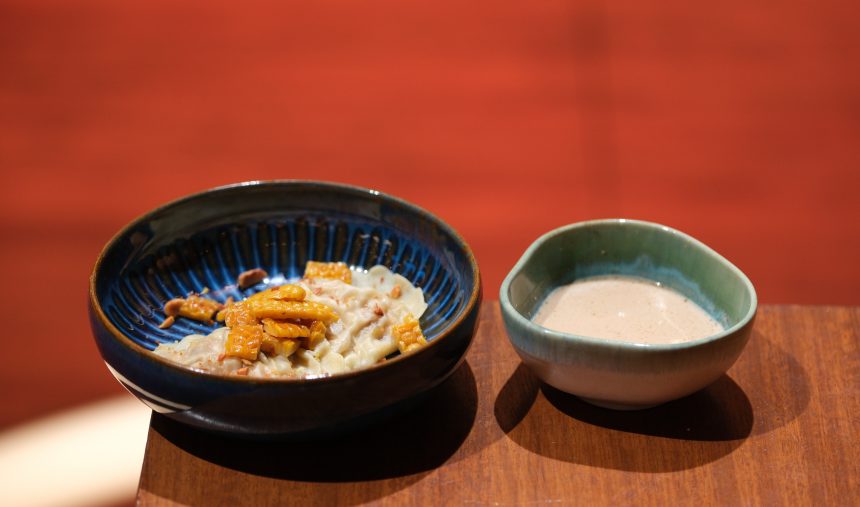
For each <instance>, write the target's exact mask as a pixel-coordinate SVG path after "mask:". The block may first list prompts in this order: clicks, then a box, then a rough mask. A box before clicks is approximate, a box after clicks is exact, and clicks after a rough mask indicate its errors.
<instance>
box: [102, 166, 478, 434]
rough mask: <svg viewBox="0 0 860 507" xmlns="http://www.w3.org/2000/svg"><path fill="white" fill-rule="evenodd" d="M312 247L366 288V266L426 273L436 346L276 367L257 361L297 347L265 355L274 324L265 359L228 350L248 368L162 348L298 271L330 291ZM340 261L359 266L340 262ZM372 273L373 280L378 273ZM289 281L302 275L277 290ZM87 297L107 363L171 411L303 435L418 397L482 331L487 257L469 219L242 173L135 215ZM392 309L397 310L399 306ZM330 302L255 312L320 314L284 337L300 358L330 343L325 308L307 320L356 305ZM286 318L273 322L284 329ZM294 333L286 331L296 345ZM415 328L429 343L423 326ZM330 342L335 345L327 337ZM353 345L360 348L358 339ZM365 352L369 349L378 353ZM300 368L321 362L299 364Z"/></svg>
mask: <svg viewBox="0 0 860 507" xmlns="http://www.w3.org/2000/svg"><path fill="white" fill-rule="evenodd" d="M308 261H317V262H323V263H325V264H323V265H322V266H320V269H328V270H333V271H339V272H340V273H341V274H342V275H344V276H346V275H349V286H347V288H344V289H343V291H344V292H347V291H350V292H351V291H357V290H359V289H360V287H359V288H355V287H353V286H356V285H361V283H362V279H363V275H365V274H370V273H372V272H374V271H373V270H374V267H375V266H377V265H382V266H385V267H386V268H388V269H389V270H390V272H391V273H397V275H399V276H402V277H403V278H404V279H405V280H408V281H409V282H410V284H411V285H412V286H414V287H420V289H421V293H422V296H423V300H424V301H425V302H426V305H427V306H426V310H424V311H423V313H420V310H411V311H412V313H413V315H414V316H415V318H416V320H417V321H418V322H420V326H419V327H420V329H421V335H422V336H424V337H425V339H426V341H427V345H425V346H421V347H420V348H418V349H417V350H415V351H414V352H407V353H400V352H399V348H396V345H395V348H394V349H391V348H390V345H389V348H388V349H387V350H394V351H395V352H394V353H392V354H390V355H388V356H385V357H386V359H385V360H384V361H381V362H374V363H372V364H370V365H369V366H367V367H361V366H360V365H359V364H358V363H359V361H356V364H355V366H356V368H355V369H352V370H349V371H344V372H342V373H336V374H335V373H332V374H328V373H322V370H320V372H314V371H304V372H302V371H298V372H296V371H293V372H292V373H291V374H284V375H277V376H272V377H265V376H261V377H258V376H256V374H255V372H254V371H253V370H254V369H255V363H257V362H259V363H262V362H263V361H262V357H265V358H266V360H267V361H269V359H271V356H282V355H284V353H287V352H289V350H288V349H287V350H283V351H281V352H282V353H280V354H276V353H275V352H274V351H273V350H269V352H268V353H267V352H266V350H267V348H268V347H269V345H263V343H262V338H260V344H259V346H260V348H259V349H256V353H257V358H256V359H244V358H241V357H238V358H235V359H230V361H232V362H234V363H235V362H238V363H239V364H241V366H238V368H233V369H230V370H229V372H228V373H215V372H209V371H201V370H199V369H195V367H191V366H186V365H184V364H180V363H177V362H175V361H173V360H171V359H168V358H166V357H164V356H163V355H160V354H156V353H154V350H155V349H157V348H158V347H159V346H161V345H169V344H171V343H174V342H180V341H182V340H183V339H184V338H186V337H188V336H190V335H201V336H208V335H209V334H211V333H212V332H213V331H216V330H217V329H218V328H222V327H229V326H227V323H226V320H227V318H226V317H227V315H226V314H227V312H226V311H225V312H224V313H223V314H222V315H221V316H220V317H221V318H223V319H224V320H223V321H221V322H219V321H218V317H219V315H218V314H219V312H221V311H222V310H224V309H225V308H224V307H226V306H229V305H228V303H241V302H243V301H248V300H249V299H251V298H252V297H254V296H255V295H257V294H261V293H264V292H266V290H267V289H270V288H272V287H279V286H283V285H299V286H300V288H301V290H303V291H304V292H305V297H304V298H302V304H305V303H307V304H308V306H311V305H310V303H312V302H315V303H319V304H326V302H325V301H322V294H321V295H317V294H314V293H313V289H314V287H311V285H314V284H311V283H307V282H304V281H303V280H302V279H303V278H304V277H305V274H306V271H307V269H308ZM339 262H341V263H344V264H346V266H348V267H349V268H350V269H349V270H344V269H343V267H340V268H338V267H337V266H334V265H331V264H329V263H339ZM308 278H311V279H313V278H324V277H322V276H308ZM364 278H367V279H368V280H370V282H368V283H373V282H372V280H374V278H373V277H364ZM399 279H400V278H398V277H397V276H393V275H392V276H391V277H390V278H387V280H389V282H388V283H389V285H385V284H381V285H379V286H378V287H377V288H376V290H377V291H378V292H379V293H381V294H382V295H383V296H385V297H388V298H389V299H397V300H398V301H399V302H401V303H402V302H404V301H408V300H409V298H410V295H409V294H408V293H407V291H406V290H405V289H406V288H407V286H405V285H400V284H396V283H394V282H395V281H396V280H399ZM331 280H333V279H325V280H324V281H321V282H318V284H320V285H324V284H328V283H332V282H331ZM385 280H386V278H383V282H384V281H385ZM394 285H399V287H400V288H399V290H400V291H401V294H400V296H399V297H394V295H393V294H392V291H395V292H396V290H395V287H394ZM282 290H286V291H296V290H297V289H278V291H279V292H280V291H282ZM89 295H90V298H89V311H90V323H91V327H92V330H93V337H94V338H95V343H96V345H97V346H98V349H99V353H100V354H101V356H102V358H103V359H104V361H105V363H106V365H107V367H108V370H109V371H110V373H111V374H112V375H113V376H114V377H115V378H116V379H117V381H118V382H119V383H120V384H122V386H123V387H125V388H126V389H127V390H128V391H129V392H130V393H132V394H133V395H134V396H136V397H137V398H138V399H140V400H141V402H143V403H145V404H146V405H147V406H149V407H151V408H152V409H153V410H156V411H158V412H160V413H162V414H166V416H168V417H170V418H171V419H174V420H176V421H180V422H182V423H184V424H189V425H192V426H194V427H198V428H202V429H205V430H209V431H215V432H219V433H225V434H230V435H248V436H253V437H254V438H278V439H280V438H290V439H292V438H296V439H304V438H321V437H326V436H329V435H333V434H338V433H343V432H346V431H352V430H355V429H358V428H360V427H364V426H366V425H368V424H372V423H373V422H375V421H377V420H379V418H382V417H384V416H386V415H388V414H392V413H394V412H397V411H400V410H403V409H404V408H406V407H408V406H411V405H412V404H413V403H417V402H418V400H420V399H421V398H422V396H423V395H424V394H425V393H427V392H428V391H429V390H430V389H432V388H434V387H435V386H437V385H439V384H440V383H442V382H443V381H444V380H445V379H447V378H449V377H450V376H451V374H452V373H453V372H454V371H455V370H456V368H457V367H458V365H460V364H461V363H462V362H463V361H464V356H465V353H466V351H467V350H468V348H469V344H470V343H471V341H472V336H473V334H474V331H475V327H476V325H477V318H478V309H479V305H480V301H481V280H480V273H479V270H478V267H477V263H476V261H475V258H474V255H473V254H472V252H471V250H470V249H469V247H468V245H467V244H466V243H465V241H464V240H463V239H462V238H461V237H460V236H459V235H458V234H457V232H456V231H455V230H454V229H452V228H451V227H450V226H449V225H448V224H446V223H445V222H443V221H442V220H440V219H438V218H437V217H435V216H433V215H432V214H431V213H429V212H428V211H426V210H423V209H421V208H419V207H417V206H415V205H413V204H411V203H409V202H406V201H404V200H402V199H399V198H397V197H394V196H389V195H386V194H384V193H382V192H379V191H376V190H369V189H363V188H359V187H352V186H347V185H340V184H333V183H327V182H308V181H274V182H244V183H237V184H235V185H229V186H226V187H219V188H215V189H211V190H207V191H204V192H201V193H198V194H193V195H189V196H184V197H182V198H180V199H178V200H176V201H174V202H171V203H166V204H164V205H162V206H159V207H157V208H155V209H153V210H151V211H149V212H148V213H146V214H144V215H143V216H141V217H139V218H138V219H135V220H134V221H132V222H131V223H129V224H128V225H127V226H125V227H124V228H123V229H121V230H120V231H119V232H118V233H117V234H116V236H115V237H114V238H113V239H111V240H110V241H109V242H108V243H107V244H106V245H105V248H104V250H103V251H102V253H101V254H100V255H99V257H98V258H97V259H96V262H95V265H94V266H93V271H92V274H91V277H90V291H89ZM269 295H271V294H269ZM260 297H261V298H262V297H263V296H260ZM385 297H382V298H381V299H382V300H383V301H384V299H385ZM231 298H232V299H231ZM377 298H379V296H377ZM273 299H275V298H273ZM306 299H309V300H310V301H306ZM276 301H277V300H276ZM166 303H167V304H166ZM288 306H295V305H288ZM333 306H335V305H333ZM380 309H381V310H382V311H383V313H384V315H385V314H386V313H387V315H386V316H387V317H389V318H392V319H393V317H394V316H395V314H396V311H395V310H390V309H386V308H383V307H380ZM326 313H332V314H335V315H337V318H334V319H332V318H330V317H325V316H324V315H318V316H307V317H306V316H296V317H297V318H292V319H291V318H289V317H290V315H287V314H279V315H275V316H262V315H261V316H259V317H255V320H254V321H253V323H252V324H253V325H257V326H264V323H263V322H262V320H263V319H268V318H271V319H273V320H274V321H277V320H285V321H288V323H290V324H296V325H298V326H302V325H304V326H305V327H307V331H304V330H303V329H299V331H300V333H301V334H307V335H308V336H305V337H302V336H296V337H295V338H288V337H283V338H284V340H287V339H290V340H294V341H295V342H297V345H298V347H296V350H295V351H293V352H292V353H291V354H290V355H289V356H287V360H289V359H290V358H293V356H295V358H293V359H297V358H299V357H300V354H305V353H303V352H301V350H302V347H303V346H304V347H305V348H306V349H307V350H309V351H312V352H314V353H318V352H321V351H322V349H320V350H319V351H317V350H316V348H315V347H314V346H313V345H312V337H311V327H310V326H309V325H308V324H312V322H303V321H306V320H307V321H313V320H320V321H321V322H320V324H317V327H319V325H325V326H326V336H327V338H326V340H327V341H330V340H333V339H334V337H333V335H330V334H329V333H331V330H332V329H335V328H337V326H339V325H344V326H345V324H346V323H347V322H348V321H349V319H350V318H351V317H350V316H344V315H341V314H340V313H338V309H337V308H331V309H330V311H326ZM419 313H420V317H419V316H418V315H419ZM282 316H283V317H284V318H281V317H282ZM311 317H314V318H311ZM317 317H320V318H317ZM369 317H371V318H374V319H375V318H376V317H378V316H377V315H373V316H369ZM291 320H292V321H293V322H289V321H291ZM296 321H298V322H296ZM392 322H396V324H398V325H401V324H402V321H394V320H392ZM276 324H277V323H275V322H271V323H269V327H270V329H271V331H272V332H275V330H274V328H272V326H273V325H276ZM277 325H278V326H279V327H291V326H283V325H282V324H277ZM263 329H264V330H265V328H263ZM284 332H285V333H286V332H288V330H284ZM289 332H292V331H289ZM221 333H225V331H221ZM226 334H227V336H225V337H224V338H223V340H224V341H223V348H220V347H215V349H220V350H218V352H217V353H216V354H215V358H216V359H217V357H218V355H220V354H225V358H227V357H230V356H227V355H226V347H227V338H229V331H226ZM359 335H360V334H359ZM275 338H279V337H275ZM284 340H278V343H280V344H281V345H284V346H287V347H291V345H290V343H291V342H289V343H288V342H286V341H284ZM305 341H307V344H305ZM359 341H360V340H359ZM416 341H418V342H420V340H418V339H417V337H416ZM242 343H244V342H242ZM404 343H406V342H404ZM245 345H249V344H245ZM250 345H251V346H247V347H245V348H244V349H243V348H242V347H239V348H238V350H239V351H242V350H244V351H245V352H250V353H252V354H253V353H254V351H255V346H256V343H255V342H254V341H253V340H252V341H251V343H250ZM272 346H273V348H274V346H275V344H274V343H272ZM318 346H319V347H330V345H328V344H325V343H322V342H320V344H319V345H318ZM307 347H310V348H307ZM384 352H385V350H383V351H380V352H379V354H380V355H381V354H383V353H384ZM297 354H299V355H297ZM341 356H343V357H344V358H345V361H346V362H348V361H350V360H351V359H350V358H349V357H348V356H349V353H346V354H341ZM315 357H319V356H315ZM275 359H277V360H278V361H281V358H280V357H276V358H275ZM331 359H336V357H334V356H332V358H330V360H331ZM366 359H367V360H366V363H371V362H372V361H373V360H374V359H376V355H368V357H367V358H366ZM245 362H249V363H251V364H245ZM269 362H272V361H269ZM321 362H322V361H321ZM333 362H334V361H333ZM361 364H365V363H361ZM244 367H247V368H248V371H247V375H245V374H243V373H245V371H244V370H242V368H244ZM256 368H261V369H262V366H257V367H256ZM303 374H307V375H308V376H304V377H302V376H299V375H303ZM293 375H294V376H293Z"/></svg>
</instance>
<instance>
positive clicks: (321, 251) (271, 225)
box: [97, 194, 477, 350]
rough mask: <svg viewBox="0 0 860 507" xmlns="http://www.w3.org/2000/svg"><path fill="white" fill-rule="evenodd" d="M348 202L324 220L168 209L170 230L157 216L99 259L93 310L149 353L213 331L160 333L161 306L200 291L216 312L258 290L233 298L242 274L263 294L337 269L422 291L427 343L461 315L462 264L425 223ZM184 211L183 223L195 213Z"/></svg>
mask: <svg viewBox="0 0 860 507" xmlns="http://www.w3.org/2000/svg"><path fill="white" fill-rule="evenodd" d="M349 197H350V196H347V198H346V199H345V200H342V201H341V202H339V204H338V206H337V207H338V208H340V209H338V210H333V211H324V212H321V211H314V210H311V211H307V210H291V209H289V208H290V206H288V205H285V206H284V207H283V209H278V210H269V211H261V210H260V209H257V208H254V207H251V208H249V209H245V210H237V213H236V214H234V215H228V216H227V217H226V218H225V217H221V218H212V217H211V216H200V217H199V219H195V218H193V217H187V216H185V215H183V214H182V210H181V209H180V210H179V211H177V210H173V209H171V210H169V211H170V212H171V213H168V215H169V216H172V217H175V218H176V220H175V222H177V223H176V224H175V226H165V224H166V223H169V221H167V222H165V220H164V218H165V217H162V216H161V215H159V214H158V213H156V215H155V216H154V217H152V219H151V220H149V221H144V222H142V223H141V224H139V225H138V226H136V227H132V228H131V229H129V230H127V231H126V232H125V233H124V234H123V235H122V236H120V237H119V238H117V239H116V241H115V243H114V245H113V246H112V247H111V249H110V251H108V252H107V253H106V255H105V257H104V260H103V262H102V266H101V273H100V277H99V283H97V292H98V295H99V298H100V300H101V303H102V308H103V310H104V312H105V314H106V315H107V317H108V319H109V320H110V321H111V322H112V323H113V324H114V325H115V326H116V327H117V328H118V329H119V330H121V331H122V332H123V333H124V334H125V335H127V336H128V337H129V338H130V339H131V340H132V341H134V342H135V343H137V344H139V345H141V346H142V347H144V348H147V349H150V350H152V349H154V348H155V347H156V346H157V345H158V344H159V343H163V342H170V341H176V340H179V339H182V338H183V337H184V336H186V335H189V334H192V333H199V334H206V333H209V332H211V331H212V330H213V329H215V328H216V327H217V326H216V325H206V324H204V323H200V322H195V321H192V320H189V319H178V320H177V322H176V324H174V325H173V326H172V327H170V328H168V329H159V328H158V325H159V324H160V323H161V322H162V320H163V319H164V318H165V315H164V313H163V312H162V307H163V305H164V303H165V301H167V300H169V299H171V298H174V297H182V296H185V295H187V294H189V293H191V292H203V291H204V290H206V289H208V290H209V293H208V294H207V296H208V297H211V298H213V299H216V300H219V301H222V302H223V301H225V300H226V299H227V298H228V297H233V298H234V299H237V300H238V299H243V298H245V297H247V296H248V295H250V294H253V293H254V292H257V291H259V290H260V289H262V288H263V287H264V286H265V285H264V284H260V285H258V286H256V287H252V288H249V289H246V290H244V291H240V290H239V289H238V288H237V287H236V285H235V284H236V277H237V276H238V274H239V273H241V272H243V271H245V270H248V269H252V268H258V267H259V268H263V269H265V270H266V271H267V272H268V274H269V278H268V279H267V282H266V285H279V284H282V283H286V282H287V281H290V280H294V279H297V278H299V277H301V275H302V273H303V271H304V266H305V263H306V262H307V261H308V260H320V261H343V262H346V263H347V264H349V265H350V266H353V267H355V268H358V269H361V268H369V267H371V266H373V265H376V264H382V265H385V266H387V267H389V268H390V269H391V270H392V271H394V272H396V273H399V274H401V275H403V276H405V277H406V278H407V279H409V280H410V281H411V282H412V283H413V284H414V285H416V286H418V287H420V288H422V289H423V291H424V297H425V300H426V301H427V302H428V304H429V307H428V309H427V311H426V312H425V313H424V315H423V316H422V317H421V319H420V320H421V326H422V328H423V329H424V332H425V335H426V336H427V338H428V339H429V340H432V339H433V338H434V337H436V336H437V335H439V334H440V333H441V332H442V331H443V330H444V329H445V328H446V327H447V325H448V324H450V322H451V321H452V320H453V319H455V318H456V317H457V316H458V315H460V314H461V313H462V312H463V311H464V310H465V307H466V305H467V303H468V299H469V297H470V293H471V292H472V289H473V287H474V285H475V283H476V278H477V276H476V275H477V273H473V272H472V271H471V268H470V263H471V261H470V254H468V253H467V252H465V251H463V249H462V247H463V245H462V244H461V243H458V241H459V240H458V239H457V238H454V237H451V236H450V234H447V233H446V232H445V231H444V230H441V229H440V228H439V226H438V224H435V223H433V219H431V218H429V215H427V214H424V213H422V212H420V211H419V212H417V213H416V212H415V210H414V209H411V208H403V209H401V208H400V207H399V206H398V205H397V203H396V202H395V203H393V204H392V203H387V202H386V203H383V204H384V206H380V207H378V208H377V207H373V206H371V207H370V209H368V207H367V206H366V202H365V201H366V200H367V196H363V195H361V194H359V197H360V198H359V199H357V201H356V202H355V203H353V204H349V202H350V199H349ZM371 197H372V196H371ZM181 207H182V206H180V208H181ZM186 207H188V209H187V210H186V211H185V212H186V213H191V212H193V211H194V207H193V206H186ZM348 208H354V209H355V210H357V212H358V213H351V212H349V211H348V210H347V209H348ZM204 215H205V214H204ZM389 215H390V216H389ZM168 218H169V217H168ZM201 222H202V223H201ZM206 224H208V226H206Z"/></svg>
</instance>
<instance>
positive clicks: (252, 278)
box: [236, 268, 269, 289]
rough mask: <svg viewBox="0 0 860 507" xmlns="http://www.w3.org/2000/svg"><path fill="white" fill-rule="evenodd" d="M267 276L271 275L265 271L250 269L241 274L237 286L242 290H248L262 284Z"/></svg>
mask: <svg viewBox="0 0 860 507" xmlns="http://www.w3.org/2000/svg"><path fill="white" fill-rule="evenodd" d="M267 276H269V274H268V273H266V271H265V270H263V269H260V268H254V269H249V270H248V271H244V272H242V273H241V274H239V277H238V278H237V279H236V285H238V286H239V288H240V289H247V288H248V287H253V286H254V285H257V284H258V283H260V282H262V281H263V280H264V279H265V278H266V277H267Z"/></svg>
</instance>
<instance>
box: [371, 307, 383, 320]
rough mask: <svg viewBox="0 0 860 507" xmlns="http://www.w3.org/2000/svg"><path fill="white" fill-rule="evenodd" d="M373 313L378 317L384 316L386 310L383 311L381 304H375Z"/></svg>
mask: <svg viewBox="0 0 860 507" xmlns="http://www.w3.org/2000/svg"><path fill="white" fill-rule="evenodd" d="M373 313H374V314H375V315H376V316H377V317H382V316H383V315H385V312H383V311H382V308H380V307H379V305H373Z"/></svg>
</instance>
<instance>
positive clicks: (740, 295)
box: [499, 219, 757, 409]
mask: <svg viewBox="0 0 860 507" xmlns="http://www.w3.org/2000/svg"><path fill="white" fill-rule="evenodd" d="M599 275H629V276H637V277H642V278H648V279H651V280H654V281H656V282H660V283H661V284H663V286H665V287H669V288H671V289H674V290H676V291H678V292H680V293H681V294H682V295H684V296H685V297H687V298H689V299H690V300H692V301H693V302H695V303H696V304H698V305H699V306H700V307H702V308H703V309H704V310H705V311H707V312H708V313H709V314H710V315H711V316H712V317H714V318H715V319H716V320H717V321H718V322H720V323H721V324H722V325H723V327H724V330H723V331H722V332H720V333H718V334H715V335H712V336H709V337H706V338H701V339H697V340H693V341H688V342H683V343H672V344H642V343H634V342H632V341H630V342H627V341H618V340H609V339H600V338H593V337H586V336H579V335H574V334H569V333H563V332H558V331H553V330H550V329H547V328H544V327H542V326H539V325H537V324H535V323H534V322H533V321H532V320H531V319H532V318H533V317H534V315H535V313H536V312H537V310H538V308H539V307H540V305H541V303H542V302H543V301H544V299H545V298H546V296H547V295H548V294H549V293H550V292H551V291H552V290H553V289H555V288H557V287H559V286H562V285H566V284H569V283H572V282H573V281H575V280H578V279H582V278H588V277H592V276H599ZM499 300H500V303H501V309H502V316H503V319H504V322H505V326H506V329H507V331H508V336H509V339H510V341H511V344H512V345H513V346H514V349H515V350H516V351H517V353H518V354H519V355H520V357H521V358H522V360H523V362H524V363H525V364H526V365H527V366H528V367H529V368H530V369H531V370H532V371H533V372H534V373H535V374H536V375H537V376H538V377H539V378H540V379H541V380H543V381H544V382H546V383H547V384H550V385H552V386H553V387H556V388H558V389H560V390H562V391H565V392H568V393H571V394H574V395H577V396H579V397H581V398H583V399H585V400H586V401H589V402H591V403H594V404H596V405H600V406H604V407H609V408H616V409H637V408H646V407H650V406H654V405H659V404H661V403H665V402H667V401H670V400H674V399H677V398H681V397H683V396H686V395H688V394H692V393H694V392H696V391H698V390H700V389H702V388H704V387H706V386H707V385H709V384H711V383H712V382H713V381H715V380H716V379H717V378H719V377H720V376H721V375H722V374H724V373H725V372H726V371H727V370H728V369H729V368H730V367H731V366H732V364H734V362H735V360H736V359H737V358H738V356H739V355H740V353H741V351H742V350H743V348H744V346H745V345H746V343H747V341H748V340H749V336H750V331H751V329H752V323H753V320H754V317H755V313H756V307H757V298H756V293H755V289H754V288H753V285H752V283H751V282H750V281H749V279H748V278H747V277H746V275H744V274H743V273H742V272H741V271H740V270H739V269H738V268H737V267H735V266H734V265H732V264H731V263H730V262H729V261H728V260H726V259H725V258H723V257H722V256H721V255H719V254H718V253H716V252H715V251H714V250H712V249H711V248H709V247H707V246H706V245H705V244H703V243H701V242H700V241H698V240H696V239H694V238H692V237H691V236H688V235H686V234H684V233H682V232H680V231H677V230H675V229H672V228H670V227H666V226H664V225H660V224H655V223H651V222H643V221H638V220H628V219H609V220H594V221H588V222H581V223H576V224H571V225H567V226H564V227H561V228H558V229H555V230H553V231H550V232H549V233H547V234H545V235H543V236H541V237H540V238H538V239H537V240H536V241H535V242H534V243H532V245H531V246H530V247H529V248H528V249H527V250H526V252H525V253H524V254H523V256H522V258H520V260H519V261H518V262H517V264H516V265H515V266H514V268H513V269H512V270H511V272H510V273H509V274H508V275H507V277H506V278H505V280H504V282H503V283H502V287H501V290H500V294H499Z"/></svg>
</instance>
